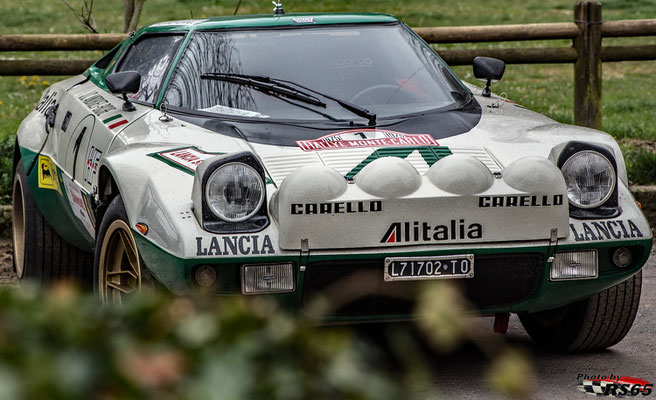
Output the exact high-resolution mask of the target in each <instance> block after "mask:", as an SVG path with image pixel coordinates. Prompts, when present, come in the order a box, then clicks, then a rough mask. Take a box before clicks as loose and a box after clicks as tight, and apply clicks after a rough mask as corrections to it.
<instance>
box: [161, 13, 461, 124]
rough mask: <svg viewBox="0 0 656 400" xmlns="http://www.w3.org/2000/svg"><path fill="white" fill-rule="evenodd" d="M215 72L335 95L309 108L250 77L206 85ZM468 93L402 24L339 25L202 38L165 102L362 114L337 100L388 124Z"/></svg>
mask: <svg viewBox="0 0 656 400" xmlns="http://www.w3.org/2000/svg"><path fill="white" fill-rule="evenodd" d="M211 74H215V75H216V74H239V75H249V76H266V77H270V78H271V79H277V80H284V81H286V82H289V83H290V84H292V85H294V84H297V85H302V87H305V88H308V89H311V90H313V91H316V92H318V93H321V94H324V95H325V96H330V97H329V98H328V97H325V96H324V97H322V96H320V95H319V96H318V97H317V98H318V99H321V102H320V103H323V105H317V104H308V103H307V102H302V101H299V100H298V99H294V98H290V97H286V96H285V95H284V94H283V95H281V94H280V93H274V92H272V91H267V90H263V89H262V87H261V85H260V87H257V86H253V85H249V84H248V83H247V82H245V81H244V80H243V79H242V80H241V81H239V80H229V81H228V80H224V79H207V78H208V75H211ZM201 75H202V76H203V78H202V77H201ZM299 89H300V87H299ZM465 95H466V91H465V89H464V87H463V86H462V85H461V84H460V83H459V82H458V81H457V79H456V78H455V77H454V76H453V75H451V72H450V71H449V70H448V69H447V68H446V67H445V66H444V65H443V64H442V63H441V62H440V61H439V60H438V59H437V57H435V55H434V54H433V52H432V51H431V50H430V49H429V48H427V47H426V46H424V45H423V44H422V43H421V42H420V41H419V40H417V39H416V38H415V37H414V36H413V35H412V34H411V33H410V32H408V31H406V30H405V29H404V28H403V27H402V26H401V25H400V24H394V25H370V26H362V25H359V26H347V25H345V26H335V25H332V26H317V27H312V28H304V29H298V28H296V29H295V28H289V29H269V30H252V31H247V30H239V31H201V32H195V33H193V36H192V38H191V40H190V42H189V44H188V45H187V48H186V49H185V52H184V54H183V56H182V58H181V59H180V61H179V63H178V65H177V67H176V69H175V73H174V75H173V79H172V81H171V83H170V84H169V86H168V88H167V90H166V94H165V97H164V101H165V102H167V103H168V105H169V106H174V107H182V108H186V109H192V110H201V111H206V112H212V113H217V114H223V115H237V116H241V117H252V118H280V119H301V120H317V119H326V118H330V119H339V120H353V119H357V118H358V116H355V115H354V114H353V112H350V111H349V110H347V109H345V108H344V107H343V106H342V105H340V104H339V102H338V101H335V100H343V101H345V102H348V103H351V104H353V105H356V106H360V107H364V108H366V109H367V110H369V111H370V112H371V113H375V114H377V115H378V117H379V118H384V117H391V116H395V115H402V114H409V113H416V112H421V111H426V110H431V109H436V108H441V107H446V106H449V105H451V104H454V103H455V102H456V101H458V100H462V99H464V97H465ZM331 98H332V99H331Z"/></svg>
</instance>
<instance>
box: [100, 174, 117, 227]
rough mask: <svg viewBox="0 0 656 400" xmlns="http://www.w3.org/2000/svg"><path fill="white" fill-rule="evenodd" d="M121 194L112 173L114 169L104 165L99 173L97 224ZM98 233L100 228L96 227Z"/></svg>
mask: <svg viewBox="0 0 656 400" xmlns="http://www.w3.org/2000/svg"><path fill="white" fill-rule="evenodd" d="M118 194H120V190H119V188H118V185H117V183H116V179H115V178H114V175H113V174H112V171H110V169H109V168H108V167H107V166H106V165H102V166H101V167H100V170H99V173H98V207H96V215H95V217H96V224H100V221H102V219H103V217H104V216H105V212H106V211H107V207H109V204H110V203H111V202H112V200H113V199H114V197H116V196H117V195H118ZM96 235H98V230H97V229H96Z"/></svg>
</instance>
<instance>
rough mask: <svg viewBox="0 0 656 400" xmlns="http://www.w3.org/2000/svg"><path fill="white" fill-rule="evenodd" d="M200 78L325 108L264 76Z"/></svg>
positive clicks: (298, 92) (215, 74)
mask: <svg viewBox="0 0 656 400" xmlns="http://www.w3.org/2000/svg"><path fill="white" fill-rule="evenodd" d="M200 78H201V79H209V80H215V81H223V82H231V83H237V84H240V85H247V86H252V87H254V88H255V89H258V90H260V91H262V92H264V93H268V94H274V95H282V96H285V97H288V98H290V99H293V100H299V101H302V102H304V103H308V104H312V105H314V106H318V107H324V108H325V107H326V103H324V102H323V101H321V100H319V99H317V98H316V97H314V96H312V95H311V94H309V93H305V92H303V91H302V90H298V89H296V88H293V87H291V86H287V85H282V84H280V83H278V82H276V81H274V80H272V79H270V78H268V77H266V76H259V75H241V74H222V73H215V72H209V73H204V74H201V76H200Z"/></svg>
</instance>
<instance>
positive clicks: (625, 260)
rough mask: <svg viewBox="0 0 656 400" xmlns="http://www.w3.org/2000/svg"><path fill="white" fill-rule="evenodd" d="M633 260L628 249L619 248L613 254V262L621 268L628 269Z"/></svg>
mask: <svg viewBox="0 0 656 400" xmlns="http://www.w3.org/2000/svg"><path fill="white" fill-rule="evenodd" d="M632 260H633V256H632V255H631V250H629V249H627V248H626V247H619V248H617V249H616V250H615V252H614V253H613V262H614V263H615V265H617V266H618V267H620V268H626V267H628V266H629V265H630V264H631V261H632Z"/></svg>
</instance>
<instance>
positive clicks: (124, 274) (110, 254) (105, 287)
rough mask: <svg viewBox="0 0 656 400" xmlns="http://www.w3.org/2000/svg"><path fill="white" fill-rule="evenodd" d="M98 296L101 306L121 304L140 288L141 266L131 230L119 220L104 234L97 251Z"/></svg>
mask: <svg viewBox="0 0 656 400" xmlns="http://www.w3.org/2000/svg"><path fill="white" fill-rule="evenodd" d="M98 277H99V279H98V285H99V287H98V293H100V300H101V301H102V302H104V303H110V302H111V303H114V304H121V303H122V302H123V301H126V300H128V299H129V298H130V297H132V296H133V295H134V294H135V293H136V292H137V291H139V289H140V288H141V263H140V262H139V252H138V250H137V244H136V242H135V241H134V236H132V231H131V230H130V227H129V226H128V225H127V224H126V223H125V222H124V221H123V220H120V219H117V220H116V221H114V222H112V223H111V224H110V225H109V228H107V232H105V237H104V239H103V242H102V247H101V249H100V263H99V267H98Z"/></svg>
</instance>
